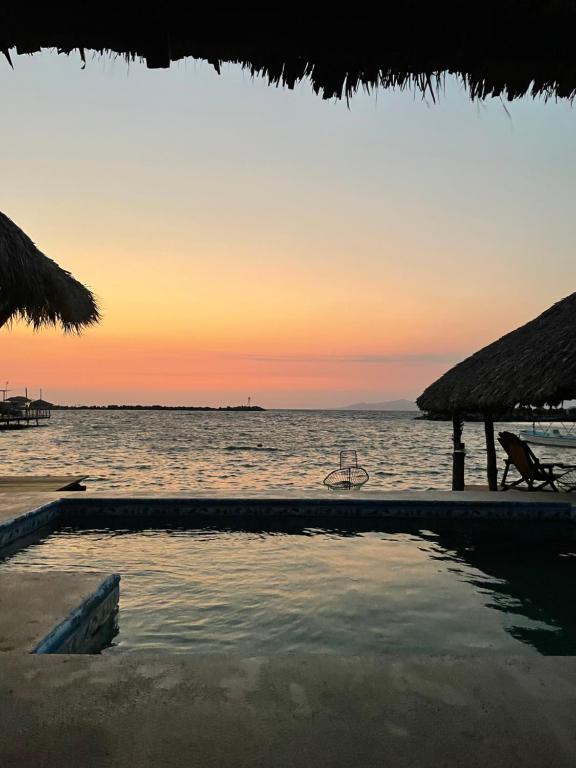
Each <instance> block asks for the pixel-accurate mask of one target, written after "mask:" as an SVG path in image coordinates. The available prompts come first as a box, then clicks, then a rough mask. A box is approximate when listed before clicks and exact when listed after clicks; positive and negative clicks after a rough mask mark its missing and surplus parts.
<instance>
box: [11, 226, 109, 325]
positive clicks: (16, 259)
mask: <svg viewBox="0 0 576 768" xmlns="http://www.w3.org/2000/svg"><path fill="white" fill-rule="evenodd" d="M19 318H20V319H22V320H24V321H25V322H27V323H30V325H32V326H33V327H34V328H40V327H41V326H45V325H61V326H62V327H63V328H64V330H65V331H80V330H81V329H82V328H83V327H84V326H89V325H93V324H94V323H97V322H98V320H99V318H100V315H99V312H98V307H97V305H96V301H95V299H94V296H93V295H92V293H91V292H90V291H89V290H88V288H85V287H84V286H83V285H82V283H79V282H78V280H75V279H74V278H73V277H72V275H71V274H70V273H69V272H66V271H65V270H64V269H61V268H60V267H59V266H58V264H56V262H54V261H52V259H49V258H48V257H47V256H45V255H44V254H43V253H41V252H40V251H39V250H38V248H36V246H35V245H34V243H33V242H32V240H30V238H29V237H28V235H26V234H25V233H24V232H23V231H22V230H21V229H20V228H19V227H17V226H16V224H14V222H13V221H12V220H11V219H9V218H8V216H5V215H4V214H3V213H1V212H0V326H2V325H5V324H6V323H9V322H10V321H11V320H14V319H19Z"/></svg>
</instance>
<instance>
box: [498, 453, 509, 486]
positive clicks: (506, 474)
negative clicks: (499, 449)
mask: <svg viewBox="0 0 576 768" xmlns="http://www.w3.org/2000/svg"><path fill="white" fill-rule="evenodd" d="M509 469H510V459H506V466H505V467H504V474H503V475H502V480H501V482H500V487H501V488H504V489H505V488H506V478H507V476H508V470H509Z"/></svg>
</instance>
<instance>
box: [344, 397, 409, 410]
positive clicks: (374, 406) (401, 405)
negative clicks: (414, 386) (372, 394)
mask: <svg viewBox="0 0 576 768" xmlns="http://www.w3.org/2000/svg"><path fill="white" fill-rule="evenodd" d="M342 410H343V411H417V410H418V406H417V405H416V403H415V402H414V401H413V400H385V401H384V402H383V403H353V404H352V405H346V406H344V408H342Z"/></svg>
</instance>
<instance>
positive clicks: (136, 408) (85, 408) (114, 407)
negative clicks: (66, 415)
mask: <svg viewBox="0 0 576 768" xmlns="http://www.w3.org/2000/svg"><path fill="white" fill-rule="evenodd" d="M52 410H53V411H265V410H266V409H265V408H262V407H261V406H259V405H219V406H210V405H53V406H52Z"/></svg>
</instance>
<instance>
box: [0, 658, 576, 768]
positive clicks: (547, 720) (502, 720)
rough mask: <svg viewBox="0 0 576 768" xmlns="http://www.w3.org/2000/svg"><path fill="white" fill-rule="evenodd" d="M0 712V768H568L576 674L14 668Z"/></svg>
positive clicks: (515, 662)
mask: <svg viewBox="0 0 576 768" xmlns="http://www.w3.org/2000/svg"><path fill="white" fill-rule="evenodd" d="M2 662H3V659H2V658H1V657H0V664H2ZM0 712H1V713H2V716H1V718H0V765H2V766H6V768H72V766H74V768H76V766H82V768H125V767H126V766H129V765H135V766H138V768H152V767H153V768H168V767H170V768H176V767H178V768H184V766H186V767H187V768H188V766H190V767H194V766H198V768H244V767H247V766H250V767H251V768H256V767H257V766H258V767H260V766H262V767H263V768H268V767H270V768H310V767H311V766H314V767H315V768H355V767H356V766H358V768H372V767H374V768H376V766H377V767H378V768H381V767H382V766H388V765H390V766H394V768H408V767H409V768H414V766H418V768H438V766H450V767H452V766H463V767H465V768H500V767H501V768H520V766H522V768H543V767H544V766H554V768H563V767H564V766H566V768H568V766H570V768H572V766H573V765H574V756H575V754H576V660H575V659H559V658H542V657H540V658H533V657H531V658H521V657H514V658H502V657H497V658H494V657H486V658H467V659H455V658H438V657H419V656H415V657H408V656H404V657H402V656H396V655H394V656H381V657H353V656H352V657H343V656H324V655H322V656H320V655H318V656H314V655H309V656H298V655H296V656H276V657H266V658H237V657H234V656H226V657H222V656H192V655H191V656H189V657H185V658H182V657H170V656H169V655H167V654H166V655H162V656H157V655H151V656H147V655H144V654H141V655H131V656H125V657H118V656H116V657H106V656H84V657H79V656H43V657H32V656H21V657H19V658H18V659H14V658H13V659H12V662H11V664H10V665H6V664H5V663H4V664H2V668H1V675H0Z"/></svg>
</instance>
